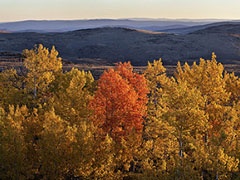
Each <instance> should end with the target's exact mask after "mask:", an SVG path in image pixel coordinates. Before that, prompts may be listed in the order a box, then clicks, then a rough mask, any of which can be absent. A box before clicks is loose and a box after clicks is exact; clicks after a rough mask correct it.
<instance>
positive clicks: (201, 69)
mask: <svg viewBox="0 0 240 180" xmlns="http://www.w3.org/2000/svg"><path fill="white" fill-rule="evenodd" d="M223 74H224V68H223V65H222V64H221V63H218V62H217V61H216V55H215V54H214V53H213V54H212V59H211V60H204V59H200V62H199V65H197V63H196V62H194V63H193V65H192V66H189V65H188V64H187V63H185V65H184V66H183V68H182V67H181V66H180V63H179V64H178V67H177V73H176V79H177V80H178V81H185V82H186V83H187V86H188V88H197V89H198V90H199V91H200V93H201V95H202V96H203V97H204V98H205V99H206V101H205V105H204V111H205V114H206V115H207V116H208V128H207V131H206V133H205V135H204V138H203V140H202V141H203V143H202V145H204V146H203V147H204V151H203V149H201V150H200V151H198V152H199V153H200V152H202V153H203V155H200V156H198V158H199V157H201V158H207V159H202V160H199V161H198V162H200V164H199V169H202V176H203V177H206V176H211V177H214V178H216V179H219V178H223V177H225V176H226V175H227V174H229V170H232V171H234V170H235V168H232V169H229V168H225V165H223V164H221V163H218V162H219V161H221V159H220V158H222V157H226V158H227V157H229V158H233V161H232V162H234V163H235V164H234V163H233V164H234V165H233V166H232V167H235V166H236V165H237V164H238V160H237V159H235V158H234V157H231V153H230V152H229V151H228V150H227V149H228V146H229V145H227V144H226V142H227V141H228V139H231V138H232V137H233V136H232V131H234V127H233V124H234V122H233V121H234V120H233V118H232V113H231V112H232V108H233V107H232V105H231V103H230V100H231V92H230V91H229V90H228V88H227V87H226V86H227V84H226V79H225V78H224V76H223ZM199 145H200V144H199ZM199 153H198V154H196V155H199ZM204 163H205V164H204ZM216 164H217V165H216ZM223 169H225V171H223Z"/></svg>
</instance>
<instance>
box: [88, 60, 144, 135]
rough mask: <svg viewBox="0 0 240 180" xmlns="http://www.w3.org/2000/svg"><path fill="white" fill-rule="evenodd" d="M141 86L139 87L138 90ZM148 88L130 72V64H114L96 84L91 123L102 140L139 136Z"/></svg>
mask: <svg viewBox="0 0 240 180" xmlns="http://www.w3.org/2000/svg"><path fill="white" fill-rule="evenodd" d="M139 84H141V86H138V85H139ZM147 92H148V87H147V83H146V79H145V78H144V76H143V75H139V74H136V73H134V72H133V68H132V66H131V65H130V63H124V64H122V63H120V64H117V66H116V68H115V69H109V70H108V71H105V72H104V73H103V75H102V76H101V77H100V79H99V80H98V89H97V91H96V94H95V96H94V98H93V99H92V101H91V102H90V107H91V108H92V109H93V110H94V116H93V122H94V124H95V125H96V126H97V127H99V128H100V130H101V132H102V133H103V135H104V136H105V135H106V134H108V135H109V136H110V137H112V138H114V139H115V138H119V137H121V136H126V135H128V134H129V133H130V132H131V131H135V132H136V133H137V134H141V132H142V129H143V122H144V119H143V117H144V116H145V115H146V104H147Z"/></svg>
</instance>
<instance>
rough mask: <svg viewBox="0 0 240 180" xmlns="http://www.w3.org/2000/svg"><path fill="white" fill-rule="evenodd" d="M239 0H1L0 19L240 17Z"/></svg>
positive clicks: (3, 20) (0, 20)
mask: <svg viewBox="0 0 240 180" xmlns="http://www.w3.org/2000/svg"><path fill="white" fill-rule="evenodd" d="M239 9H240V0H0V22H7V21H19V20H65V19H100V18H111V19H117V18H171V19H182V18H187V19H208V18H210V19H212V18H216V19H240V11H239Z"/></svg>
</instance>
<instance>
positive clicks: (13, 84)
mask: <svg viewBox="0 0 240 180" xmlns="http://www.w3.org/2000/svg"><path fill="white" fill-rule="evenodd" d="M22 85H23V77H22V76H19V75H18V74H17V71H16V70H15V69H7V70H5V71H3V72H0V105H2V107H3V108H4V109H8V107H9V105H15V106H16V105H18V104H24V103H25V101H26V100H25V99H24V90H23V88H22Z"/></svg>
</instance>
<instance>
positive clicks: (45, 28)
mask: <svg viewBox="0 0 240 180" xmlns="http://www.w3.org/2000/svg"><path fill="white" fill-rule="evenodd" d="M218 21H220V20H202V21H200V20H174V19H172V20H171V19H90V20H50V21H48V20H28V21H18V22H7V23H0V30H3V31H8V32H67V31H74V30H78V29H89V28H99V27H108V26H109V27H125V28H133V29H142V30H150V31H156V30H163V29H169V28H171V29H172V28H182V27H188V26H196V25H204V24H209V23H213V22H218Z"/></svg>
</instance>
